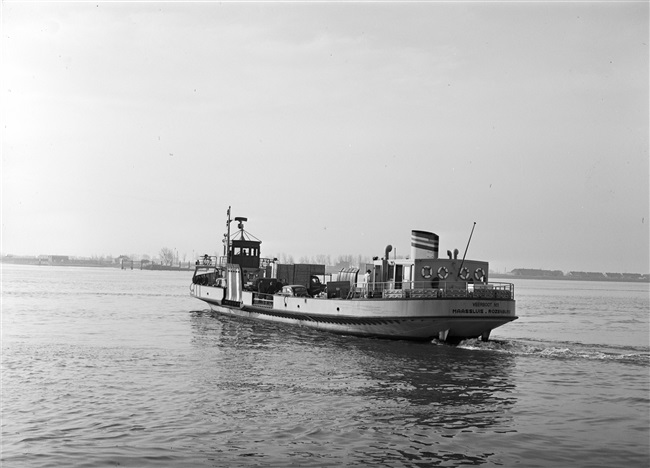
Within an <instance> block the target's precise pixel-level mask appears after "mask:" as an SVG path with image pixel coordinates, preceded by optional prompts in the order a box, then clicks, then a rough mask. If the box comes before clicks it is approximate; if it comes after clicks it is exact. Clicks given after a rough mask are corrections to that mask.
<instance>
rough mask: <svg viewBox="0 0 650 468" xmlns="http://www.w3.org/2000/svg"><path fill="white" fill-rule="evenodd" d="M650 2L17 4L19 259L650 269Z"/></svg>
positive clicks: (5, 97) (8, 201) (12, 176)
mask: <svg viewBox="0 0 650 468" xmlns="http://www.w3.org/2000/svg"><path fill="white" fill-rule="evenodd" d="M648 24H649V6H648V3H647V2H645V1H643V2H613V3H608V2H599V3H591V2H585V3H576V2H572V3H545V2H537V3H522V2H517V3H498V2H496V3H495V2H490V3H481V2H476V3H351V4H350V3H316V4H314V3H249V4H243V3H209V2H208V3H173V2H171V3H169V2H150V3H149V2H144V3H142V2H140V3H128V2H125V3H105V2H93V3H57V2H51V3H21V2H6V1H3V2H2V168H1V169H2V246H1V250H2V253H3V254H5V255H6V254H33V255H37V254H60V255H77V256H92V255H113V256H117V255H120V254H136V255H142V254H149V255H152V256H154V255H157V253H158V252H159V251H160V249H161V248H162V247H169V248H173V249H177V250H178V252H179V255H180V256H181V257H182V256H183V255H186V256H187V259H188V260H189V259H190V257H191V256H192V254H193V253H195V254H199V253H204V252H219V253H220V252H221V238H222V235H223V232H224V230H225V215H226V210H227V208H228V206H229V205H232V210H233V215H234V216H246V217H248V218H249V222H248V223H247V225H246V229H247V230H248V231H250V232H251V233H252V234H254V235H255V236H257V237H259V238H260V239H261V240H262V241H263V244H262V250H263V252H262V253H263V254H265V255H266V256H272V255H276V256H277V255H281V254H282V253H285V254H290V255H292V256H294V258H295V259H296V260H297V259H298V258H299V257H301V256H314V255H317V254H331V255H332V256H336V255H339V254H354V255H358V254H361V255H368V256H373V255H379V256H381V255H382V254H383V252H384V249H385V246H386V245H387V244H392V245H393V246H394V247H395V248H396V250H397V254H398V255H405V254H407V253H408V250H409V245H410V232H411V230H412V229H419V230H426V231H433V232H436V233H437V234H439V235H440V248H441V252H444V251H446V250H447V249H452V250H453V249H454V248H458V249H459V250H460V251H461V253H462V252H463V250H464V248H465V246H466V243H467V240H468V237H469V235H470V231H471V229H472V225H473V223H474V222H476V223H477V224H476V229H475V231H474V235H473V238H472V243H471V245H470V248H469V251H468V258H475V259H479V260H487V261H490V264H491V267H492V268H495V269H498V270H500V271H502V270H503V269H507V270H511V269H513V268H545V269H560V270H565V271H568V270H586V271H611V272H639V273H647V272H648V270H649V266H648V264H649V229H648V226H649V224H650V219H649V182H648V181H649V167H648V166H649V163H648V161H649V155H648V134H649V130H648V128H649V119H648V100H649V96H648V94H649V93H648V89H649V78H648V69H649V59H648V57H649V51H648V41H649V31H648V29H649V28H648Z"/></svg>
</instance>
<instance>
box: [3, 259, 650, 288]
mask: <svg viewBox="0 0 650 468" xmlns="http://www.w3.org/2000/svg"><path fill="white" fill-rule="evenodd" d="M0 264H7V265H32V266H44V267H46V266H64V267H91V268H117V269H122V270H149V271H191V270H192V269H193V267H194V265H193V264H192V263H189V262H188V263H187V266H186V265H182V266H178V265H174V266H170V265H160V264H151V263H150V264H147V265H140V261H139V260H137V261H134V262H133V263H132V262H131V261H130V260H126V261H124V262H123V263H122V264H120V263H108V262H92V261H88V260H80V261H74V260H71V261H70V260H69V261H64V262H48V261H46V260H41V261H40V262H39V260H38V259H34V258H29V259H27V258H24V257H23V258H20V257H8V258H7V257H0ZM640 276H641V277H640V278H634V277H629V276H627V277H621V278H616V277H607V276H605V275H604V274H603V276H602V277H593V276H571V275H557V276H549V275H546V276H536V275H524V274H512V273H492V272H490V274H489V277H490V278H492V279H504V280H514V279H529V280H560V281H600V282H606V283H611V282H614V283H650V277H648V275H640Z"/></svg>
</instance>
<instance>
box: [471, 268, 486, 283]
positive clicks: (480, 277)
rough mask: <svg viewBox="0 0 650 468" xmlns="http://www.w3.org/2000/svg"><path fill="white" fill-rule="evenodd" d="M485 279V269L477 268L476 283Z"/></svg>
mask: <svg viewBox="0 0 650 468" xmlns="http://www.w3.org/2000/svg"><path fill="white" fill-rule="evenodd" d="M484 278H485V272H484V271H483V268H480V267H479V268H477V269H476V271H475V272H474V279H475V280H476V281H481V282H482V281H484Z"/></svg>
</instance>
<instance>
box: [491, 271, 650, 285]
mask: <svg viewBox="0 0 650 468" xmlns="http://www.w3.org/2000/svg"><path fill="white" fill-rule="evenodd" d="M490 278H495V279H508V280H514V279H530V280H559V281H596V282H603V283H650V279H649V278H647V277H645V278H639V279H634V278H608V277H606V276H603V277H602V278H590V277H577V276H576V277H574V276H567V275H564V276H530V275H509V274H507V273H490Z"/></svg>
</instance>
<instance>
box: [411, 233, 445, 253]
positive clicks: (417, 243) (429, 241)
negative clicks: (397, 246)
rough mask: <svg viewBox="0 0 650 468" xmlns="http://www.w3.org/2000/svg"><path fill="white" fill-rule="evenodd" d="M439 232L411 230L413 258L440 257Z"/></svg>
mask: <svg viewBox="0 0 650 468" xmlns="http://www.w3.org/2000/svg"><path fill="white" fill-rule="evenodd" d="M438 239H439V237H438V234H434V233H433V232H427V231H411V259H412V260H417V259H421V258H434V259H435V258H438Z"/></svg>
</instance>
